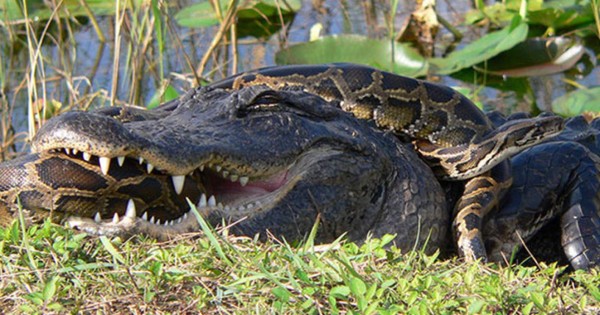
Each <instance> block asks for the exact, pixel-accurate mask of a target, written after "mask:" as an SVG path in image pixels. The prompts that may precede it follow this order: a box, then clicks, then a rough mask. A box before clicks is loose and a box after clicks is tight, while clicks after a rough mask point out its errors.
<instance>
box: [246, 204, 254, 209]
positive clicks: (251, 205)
mask: <svg viewBox="0 0 600 315" xmlns="http://www.w3.org/2000/svg"><path fill="white" fill-rule="evenodd" d="M253 206H254V205H253V204H252V203H249V204H247V205H246V209H252V207H253Z"/></svg>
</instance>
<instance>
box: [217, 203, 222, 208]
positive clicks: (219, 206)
mask: <svg viewBox="0 0 600 315" xmlns="http://www.w3.org/2000/svg"><path fill="white" fill-rule="evenodd" d="M217 208H219V210H223V204H222V203H220V202H219V204H218V205H217Z"/></svg>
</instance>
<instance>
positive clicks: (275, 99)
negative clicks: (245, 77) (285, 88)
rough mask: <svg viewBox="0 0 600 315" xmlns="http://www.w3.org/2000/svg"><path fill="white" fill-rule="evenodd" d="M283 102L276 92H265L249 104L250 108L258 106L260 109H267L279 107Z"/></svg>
mask: <svg viewBox="0 0 600 315" xmlns="http://www.w3.org/2000/svg"><path fill="white" fill-rule="evenodd" d="M281 102H282V99H281V96H280V95H279V94H277V93H275V91H265V92H263V93H261V94H259V95H257V96H256V97H255V98H254V99H253V100H252V102H251V104H249V105H250V106H257V107H259V108H262V107H265V105H267V106H269V105H271V106H272V105H278V104H280V103H281Z"/></svg>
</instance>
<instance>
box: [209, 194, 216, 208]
mask: <svg viewBox="0 0 600 315" xmlns="http://www.w3.org/2000/svg"><path fill="white" fill-rule="evenodd" d="M216 205H217V198H215V196H214V195H213V196H210V198H208V206H209V207H214V206H216Z"/></svg>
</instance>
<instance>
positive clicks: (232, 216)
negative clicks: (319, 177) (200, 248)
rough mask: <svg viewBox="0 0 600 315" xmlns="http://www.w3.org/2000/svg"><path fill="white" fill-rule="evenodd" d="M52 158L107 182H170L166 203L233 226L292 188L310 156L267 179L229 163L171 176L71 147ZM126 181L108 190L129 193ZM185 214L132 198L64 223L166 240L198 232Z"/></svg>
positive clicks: (141, 162) (138, 161) (146, 164)
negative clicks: (125, 175) (179, 202)
mask: <svg viewBox="0 0 600 315" xmlns="http://www.w3.org/2000/svg"><path fill="white" fill-rule="evenodd" d="M321 152H323V151H321ZM49 154H55V155H57V154H58V155H62V156H65V155H66V157H68V158H69V159H71V160H76V161H78V162H79V163H81V162H85V163H87V164H88V165H89V168H91V169H95V170H96V173H101V174H102V175H103V176H106V177H110V176H119V175H118V174H119V173H121V172H122V171H123V169H126V170H127V172H131V170H132V169H134V170H137V171H136V173H135V175H136V177H144V176H153V178H158V179H160V180H162V181H163V182H168V183H166V184H165V185H168V186H169V192H170V195H169V192H163V193H166V194H167V195H168V197H167V198H179V199H185V200H186V201H188V202H189V203H192V204H194V205H195V207H196V209H197V211H198V212H199V213H200V214H201V215H202V216H204V217H211V216H212V217H215V216H216V217H221V218H228V219H229V220H231V221H236V220H243V219H244V218H245V217H248V216H250V215H256V214H257V213H260V212H261V211H266V210H268V209H269V208H271V207H272V205H273V204H275V203H277V202H278V200H279V199H280V198H282V197H283V196H285V195H286V193H287V192H288V191H289V190H291V189H292V187H293V183H294V182H295V180H294V178H296V177H298V174H299V169H298V168H297V167H296V164H304V163H303V162H299V163H298V160H303V157H305V156H311V154H309V153H307V154H305V155H300V156H299V157H298V160H297V161H294V162H293V163H292V164H290V165H288V166H286V167H278V168H277V169H271V170H270V172H269V173H268V174H258V173H252V174H250V173H243V172H241V171H240V170H241V169H248V167H245V166H246V165H238V166H237V167H236V166H235V165H236V163H233V162H231V160H229V161H228V162H227V163H224V164H226V165H227V166H224V165H222V164H219V163H218V162H206V163H204V164H201V165H200V166H199V167H197V168H196V169H195V170H194V171H192V172H190V173H188V174H187V175H170V174H168V173H167V172H166V171H163V170H160V169H157V168H155V167H154V166H153V164H152V163H151V161H148V160H145V159H143V158H139V157H138V158H136V157H129V156H127V157H125V156H120V157H116V158H108V157H99V156H95V155H93V154H91V153H88V152H81V151H78V150H76V149H70V148H63V149H51V150H50V152H49ZM309 160H313V161H314V160H315V159H309ZM305 167H306V166H305ZM296 180H297V178H296ZM127 182H128V180H127V179H125V180H119V181H115V182H114V185H122V187H114V188H110V189H107V191H115V190H119V189H120V188H125V187H126V185H127ZM188 186H193V187H199V189H198V190H195V189H187V187H188ZM184 188H186V189H184ZM100 197H101V196H100ZM185 209H187V211H186V210H183V209H165V208H163V209H160V207H153V208H149V207H147V205H145V204H144V202H143V201H142V200H141V198H135V197H132V198H131V199H129V200H128V201H127V203H126V206H123V207H122V208H121V209H103V210H101V211H97V212H95V214H93V215H91V216H89V217H84V216H77V215H75V216H73V215H71V214H69V215H67V216H66V221H67V222H68V224H69V225H71V226H72V227H74V228H77V229H80V230H84V231H87V232H90V233H92V234H102V235H110V234H115V235H119V234H123V233H122V231H124V230H132V229H135V228H140V229H143V230H144V231H145V233H147V234H148V233H150V234H153V235H154V236H156V237H158V238H164V236H166V235H173V234H181V233H183V232H186V231H196V230H198V225H197V219H196V218H195V216H193V215H192V212H191V209H190V207H186V208H185ZM107 211H109V212H108V213H107ZM149 231H150V232H149Z"/></svg>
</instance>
